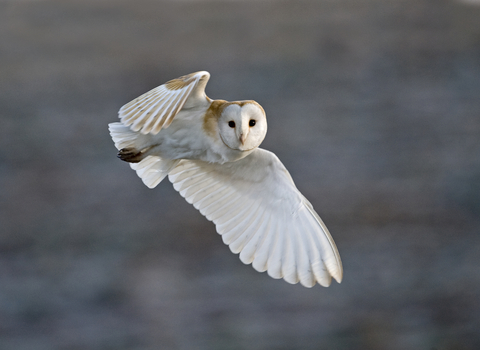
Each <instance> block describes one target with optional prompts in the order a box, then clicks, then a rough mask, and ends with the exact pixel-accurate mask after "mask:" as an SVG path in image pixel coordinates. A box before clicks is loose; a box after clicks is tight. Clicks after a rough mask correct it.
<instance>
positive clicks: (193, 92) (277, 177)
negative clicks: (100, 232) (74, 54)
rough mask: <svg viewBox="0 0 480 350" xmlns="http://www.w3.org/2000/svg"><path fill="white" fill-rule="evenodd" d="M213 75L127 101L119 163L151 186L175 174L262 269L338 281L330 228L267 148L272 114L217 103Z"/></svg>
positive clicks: (116, 127)
mask: <svg viewBox="0 0 480 350" xmlns="http://www.w3.org/2000/svg"><path fill="white" fill-rule="evenodd" d="M209 79H210V74H209V73H208V72H205V71H200V72H196V73H192V74H189V75H185V76H182V77H180V78H177V79H173V80H171V81H168V82H167V83H165V84H163V85H160V86H159V87H157V88H155V89H153V90H150V91H149V92H147V93H145V94H143V95H141V96H140V97H138V98H136V99H134V100H133V101H131V102H130V103H127V104H126V105H124V106H123V107H122V108H121V109H120V111H119V118H120V122H116V123H111V124H109V130H110V135H111V137H112V139H113V141H114V143H115V146H116V148H117V149H118V150H119V152H118V157H119V158H120V159H122V160H124V161H126V162H129V163H130V166H131V168H132V169H134V170H135V171H136V172H137V174H138V176H139V177H140V178H141V179H142V180H143V182H144V183H145V185H146V186H148V187H149V188H154V187H155V186H157V185H158V184H159V183H160V182H161V181H162V180H163V179H164V178H165V177H166V176H167V175H168V179H169V180H170V181H171V182H172V184H173V187H174V188H175V190H177V191H178V192H179V193H180V194H181V195H182V196H183V197H184V198H185V199H186V200H187V202H189V203H191V204H193V206H194V207H195V208H196V209H198V210H199V211H200V213H202V215H204V216H205V217H206V218H207V219H208V220H210V221H213V223H214V224H215V226H216V229H217V232H218V233H219V234H220V235H221V236H222V239H223V242H224V243H225V244H227V245H228V246H229V247H230V250H231V251H232V252H233V253H235V254H238V253H239V254H240V260H241V261H242V262H243V263H245V264H252V266H253V267H254V268H255V269H256V270H257V271H259V272H264V271H267V273H268V275H270V276H271V277H273V278H283V279H284V280H285V281H287V282H289V283H292V284H294V283H298V282H300V283H301V284H302V285H304V286H305V287H312V286H314V285H315V283H316V282H318V283H319V284H320V285H322V286H325V287H327V286H329V285H330V283H331V279H332V277H333V278H334V279H335V280H337V282H339V283H340V282H341V280H342V275H343V269H342V263H341V260H340V255H339V253H338V250H337V247H336V246H335V243H334V241H333V239H332V236H331V235H330V233H329V231H328V229H327V227H326V226H325V224H324V223H323V221H322V220H321V219H320V217H319V216H318V214H317V213H316V212H315V210H314V209H313V207H312V205H311V204H310V202H309V201H308V200H307V199H306V198H305V197H304V196H303V195H302V194H301V193H300V192H299V191H298V189H297V188H296V187H295V184H294V182H293V180H292V178H291V176H290V174H289V172H288V171H287V169H286V168H285V166H284V165H283V164H282V163H281V162H280V160H279V159H278V158H277V156H275V154H273V153H272V152H269V151H267V150H264V149H261V148H259V146H260V144H261V143H262V141H263V139H264V138H265V134H266V132H267V119H266V115H265V111H264V110H263V108H262V107H261V106H260V105H259V104H258V103H257V102H255V101H235V102H227V101H224V100H212V99H210V98H209V97H207V96H206V94H205V86H206V84H207V82H208V80H209Z"/></svg>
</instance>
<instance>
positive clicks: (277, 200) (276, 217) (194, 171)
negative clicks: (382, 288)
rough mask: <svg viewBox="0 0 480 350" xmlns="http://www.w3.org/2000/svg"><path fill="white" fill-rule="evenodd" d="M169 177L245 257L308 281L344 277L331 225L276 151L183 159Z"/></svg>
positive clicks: (287, 277) (281, 275)
mask: <svg viewBox="0 0 480 350" xmlns="http://www.w3.org/2000/svg"><path fill="white" fill-rule="evenodd" d="M169 179H170V181H171V182H172V183H173V186H174V188H175V189H176V190H177V191H178V192H180V194H181V195H182V196H183V197H185V199H186V200H187V202H189V203H191V204H193V205H194V206H195V208H197V209H198V210H199V211H200V212H201V213H202V214H203V215H204V216H205V217H206V218H207V219H208V220H211V221H213V222H214V223H215V226H216V228H217V231H218V233H219V234H220V235H222V238H223V241H224V243H225V244H228V245H229V247H230V249H231V251H232V252H233V253H240V259H241V261H242V262H243V263H245V264H250V263H252V265H253V267H254V268H255V269H256V270H257V271H260V272H263V271H267V272H268V274H269V275H270V276H271V277H273V278H283V279H285V281H287V282H289V283H298V282H300V283H301V284H302V285H304V286H306V287H312V286H313V285H315V282H316V281H318V283H319V284H321V285H323V286H329V285H330V282H331V277H333V278H335V279H336V280H337V281H338V282H341V280H342V274H343V270H342V263H341V260H340V255H339V253H338V250H337V247H336V246H335V243H334V241H333V239H332V237H331V235H330V233H329V232H328V229H327V227H326V226H325V224H324V223H323V222H322V220H321V219H320V217H319V216H318V214H317V213H316V212H315V211H314V210H313V207H312V205H311V204H310V202H308V200H307V199H306V198H305V197H304V196H303V195H302V194H301V193H300V192H299V191H298V189H297V188H296V187H295V184H294V183H293V180H292V178H291V176H290V174H289V173H288V171H287V169H286V168H285V167H284V166H283V164H282V163H281V162H280V160H279V159H278V158H277V156H275V155H274V154H273V153H271V152H269V151H266V150H263V149H257V150H255V151H254V152H253V153H252V154H250V155H249V156H247V157H245V158H244V159H241V160H239V161H236V162H231V163H225V164H222V165H219V164H214V163H206V162H202V161H193V160H180V162H179V163H178V165H177V166H176V167H175V168H174V169H173V170H171V171H170V173H169Z"/></svg>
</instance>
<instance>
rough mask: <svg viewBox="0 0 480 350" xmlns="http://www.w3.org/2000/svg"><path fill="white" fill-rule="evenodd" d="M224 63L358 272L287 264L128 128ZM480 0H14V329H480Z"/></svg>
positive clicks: (62, 332)
mask: <svg viewBox="0 0 480 350" xmlns="http://www.w3.org/2000/svg"><path fill="white" fill-rule="evenodd" d="M197 70H208V71H209V72H210V73H211V75H212V78H211V80H210V83H209V85H208V87H207V94H208V95H209V96H210V97H212V98H222V99H227V100H241V99H255V100H256V101H258V102H259V103H260V104H262V105H263V107H264V108H265V110H266V112H267V116H268V118H269V132H268V135H267V138H266V140H265V141H264V143H263V145H262V147H263V148H266V149H269V150H271V151H273V152H275V153H276V154H277V155H278V156H279V157H280V159H281V160H282V161H283V162H284V163H285V165H286V166H287V168H288V169H289V170H290V171H291V173H292V176H293V178H294V179H295V181H296V183H297V185H298V187H299V189H300V190H301V191H302V192H303V193H304V194H305V195H306V196H307V198H309V199H310V201H311V202H312V203H313V205H314V206H315V208H316V209H317V211H318V212H319V213H320V215H321V216H322V218H323V219H324V221H325V222H326V224H327V225H328V227H329V228H330V230H331V232H332V234H333V236H334V238H335V240H336V242H337V245H338V248H339V250H340V253H341V255H342V258H343V262H344V268H345V276H344V282H343V283H342V284H341V285H338V284H336V283H334V284H333V285H332V286H331V287H330V288H321V287H318V286H317V287H315V288H313V289H306V288H303V287H302V286H299V285H295V286H292V285H289V284H287V283H286V282H284V281H281V280H273V279H271V278H269V277H268V276H267V275H266V274H259V273H257V272H255V271H254V270H253V269H252V267H251V266H245V265H243V264H242V263H241V262H240V261H239V259H238V257H237V256H235V255H233V254H232V253H230V251H229V249H228V247H226V246H224V245H223V243H222V241H221V238H220V237H219V236H218V235H217V234H216V233H215V229H214V226H213V224H211V223H210V222H208V221H207V220H205V219H204V218H203V217H202V216H201V215H200V214H199V213H197V212H196V211H195V209H194V208H193V207H192V206H190V205H189V204H188V203H186V202H185V201H184V200H183V199H182V198H181V197H180V196H179V195H178V194H177V193H176V192H175V191H174V190H173V188H172V186H171V184H170V183H169V182H168V181H165V182H163V183H162V184H160V185H159V186H158V188H156V189H155V190H149V189H147V188H146V187H145V186H144V185H143V184H142V183H141V181H140V179H138V178H137V177H136V175H135V173H134V172H133V171H132V170H130V169H129V167H128V165H127V164H125V163H122V162H121V161H119V160H118V159H117V158H116V157H115V156H116V150H115V148H114V146H113V143H112V141H111V140H110V137H109V135H108V132H107V123H109V122H112V121H116V118H117V111H118V109H119V108H120V106H122V105H123V104H124V103H126V102H128V101H130V100H131V99H133V98H134V97H136V96H138V95H140V94H141V93H143V92H145V91H147V90H149V89H151V88H153V87H155V86H157V85H159V84H161V83H163V82H165V81H167V80H169V79H172V78H175V77H178V76H180V75H184V74H187V73H191V72H194V71H197ZM479 138H480V7H477V6H475V5H473V4H467V3H461V2H456V1H454V0H435V1H433V0H363V1H353V0H325V1H320V0H319V1H298V0H296V1H170V2H163V1H153V0H136V1H112V0H102V1H97V0H95V1H94V0H88V1H83V0H82V1H80V0H78V1H73V0H61V1H60V0H58V1H51V0H47V1H5V0H3V1H0V183H1V185H0V225H1V226H0V348H1V349H8V350H10V349H12V350H24V349H25V350H27V349H35V350H37V349H38V350H52V349H67V350H76V349H99V350H100V349H102V350H103V349H115V350H121V349H136V350H144V349H145V350H146V349H149V350H150V349H253V350H255V349H285V350H287V349H299V350H300V349H301V350H304V349H306V350H309V349H321V350H335V349H342V350H345V349H352V350H353V349H365V350H366V349H368V350H371V349H374V350H375V349H394V350H396V349H406V350H412V349H422V350H431V349H436V350H447V349H449V350H450V349H451V350H457V349H459V350H470V349H471V350H473V349H479V348H480V290H479V288H480V273H479V267H480V235H479V229H480V220H479V218H480V141H479Z"/></svg>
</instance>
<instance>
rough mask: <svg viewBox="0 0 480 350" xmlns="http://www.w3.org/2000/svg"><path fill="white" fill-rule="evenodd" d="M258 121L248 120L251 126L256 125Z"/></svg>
mask: <svg viewBox="0 0 480 350" xmlns="http://www.w3.org/2000/svg"><path fill="white" fill-rule="evenodd" d="M256 123H257V122H256V121H255V119H250V121H249V122H248V125H250V126H255V124H256Z"/></svg>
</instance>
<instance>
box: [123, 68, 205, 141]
mask: <svg viewBox="0 0 480 350" xmlns="http://www.w3.org/2000/svg"><path fill="white" fill-rule="evenodd" d="M208 79H210V73H208V72H205V71H201V72H196V73H192V74H189V75H185V76H183V77H180V78H177V79H173V80H170V81H169V82H167V83H165V84H163V85H160V86H159V87H157V88H155V89H153V90H150V91H148V92H146V93H144V94H143V95H141V96H140V97H137V98H136V99H134V100H133V101H131V102H129V103H127V104H126V105H124V106H123V107H122V108H120V111H119V112H118V115H119V117H120V120H121V121H122V123H123V124H124V125H125V126H130V128H131V129H132V130H133V131H140V132H141V133H142V134H148V133H152V134H157V133H158V132H159V131H160V130H161V129H162V128H167V127H168V126H169V125H170V123H171V122H172V121H173V118H175V115H177V113H178V112H179V111H180V110H181V109H182V108H183V107H184V105H185V103H186V102H187V100H188V106H190V107H194V106H196V105H199V104H206V103H207V102H208V101H207V97H206V95H205V86H206V85H207V82H208Z"/></svg>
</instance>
